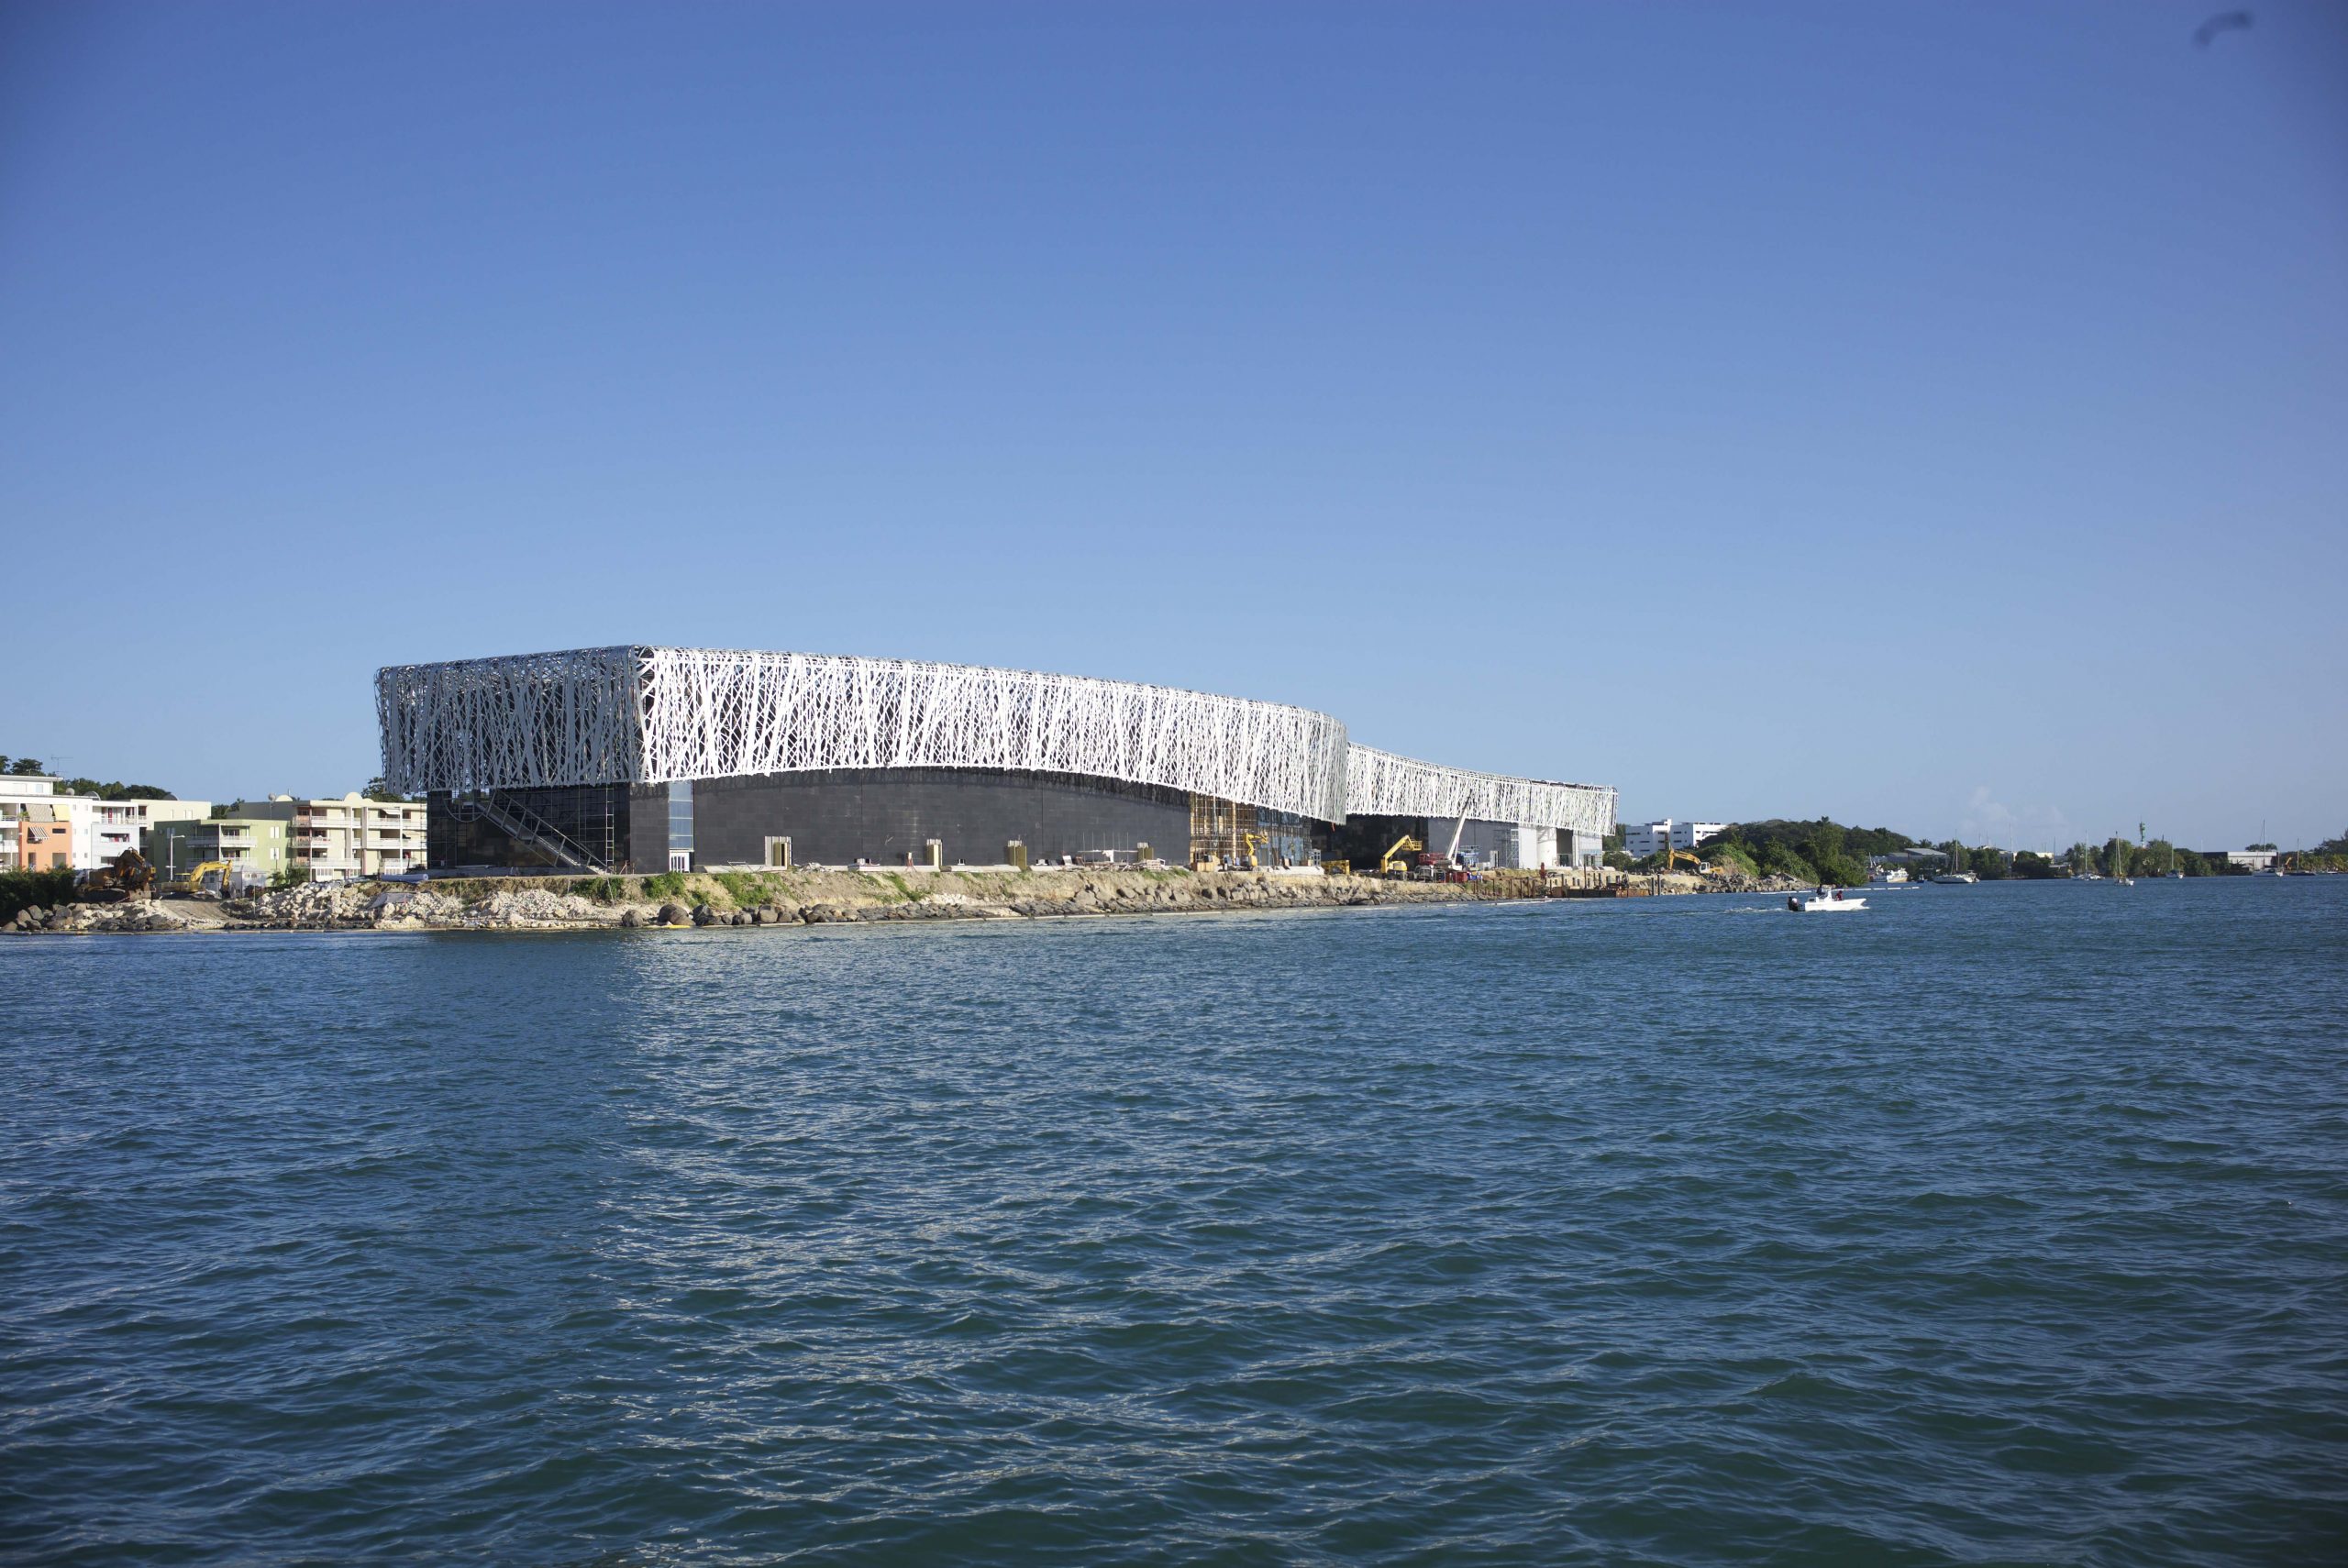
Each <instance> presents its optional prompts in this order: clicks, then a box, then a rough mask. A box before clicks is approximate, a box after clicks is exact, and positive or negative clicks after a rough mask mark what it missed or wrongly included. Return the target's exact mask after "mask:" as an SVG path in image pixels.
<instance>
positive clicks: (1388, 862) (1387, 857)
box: [1378, 833, 1426, 877]
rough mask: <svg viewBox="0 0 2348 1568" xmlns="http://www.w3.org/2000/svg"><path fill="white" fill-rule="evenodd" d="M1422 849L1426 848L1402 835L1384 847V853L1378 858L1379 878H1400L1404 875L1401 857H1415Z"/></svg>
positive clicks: (1408, 835)
mask: <svg viewBox="0 0 2348 1568" xmlns="http://www.w3.org/2000/svg"><path fill="white" fill-rule="evenodd" d="M1424 848H1426V845H1423V844H1421V843H1420V842H1419V841H1418V840H1417V839H1415V838H1413V837H1412V836H1411V835H1410V834H1407V833H1406V834H1403V835H1402V836H1401V837H1400V838H1398V839H1396V840H1395V841H1394V842H1393V843H1391V844H1390V845H1387V846H1386V853H1385V854H1383V855H1381V856H1379V857H1378V874H1379V876H1381V877H1400V876H1402V875H1403V874H1404V871H1403V867H1404V861H1403V859H1402V856H1405V855H1415V854H1417V853H1418V852H1419V851H1421V850H1423V849H1424Z"/></svg>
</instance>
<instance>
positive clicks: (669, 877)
mask: <svg viewBox="0 0 2348 1568" xmlns="http://www.w3.org/2000/svg"><path fill="white" fill-rule="evenodd" d="M644 896H645V897H646V898H648V899H656V900H658V899H681V898H683V897H684V896H685V874H684V873H683V872H681V871H663V872H661V873H660V874H659V875H658V876H655V877H647V878H645V879H644Z"/></svg>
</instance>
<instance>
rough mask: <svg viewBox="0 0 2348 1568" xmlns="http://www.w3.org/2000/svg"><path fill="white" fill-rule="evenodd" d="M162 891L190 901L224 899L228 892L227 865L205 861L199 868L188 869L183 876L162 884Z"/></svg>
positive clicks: (224, 862) (220, 862)
mask: <svg viewBox="0 0 2348 1568" xmlns="http://www.w3.org/2000/svg"><path fill="white" fill-rule="evenodd" d="M163 890H164V891H165V892H167V893H179V894H182V895H183V896H185V897H187V898H191V899H218V898H225V897H227V892H228V863H227V861H225V860H207V861H205V862H204V863H203V864H202V865H200V866H193V867H189V868H188V870H187V871H186V872H185V874H183V875H182V876H178V877H174V878H172V879H171V880H170V881H168V882H166V883H164V884H163Z"/></svg>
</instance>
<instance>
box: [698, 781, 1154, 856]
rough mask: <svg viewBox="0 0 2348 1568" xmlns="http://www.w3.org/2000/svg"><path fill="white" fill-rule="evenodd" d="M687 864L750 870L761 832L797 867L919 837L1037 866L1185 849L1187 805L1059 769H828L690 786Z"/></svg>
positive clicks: (916, 841)
mask: <svg viewBox="0 0 2348 1568" xmlns="http://www.w3.org/2000/svg"><path fill="white" fill-rule="evenodd" d="M693 822H694V839H695V844H694V854H693V864H694V865H695V866H727V865H748V866H758V865H762V864H764V863H765V860H766V840H767V839H768V837H769V836H773V837H778V838H786V837H787V838H789V839H790V840H791V845H792V858H793V859H794V860H796V861H797V862H799V863H800V864H802V865H804V864H807V863H809V862H822V863H824V864H825V865H832V866H842V865H847V863H849V862H851V861H853V860H856V859H858V857H861V858H863V859H866V860H872V861H878V862H882V863H886V864H892V865H903V863H904V858H905V856H906V855H908V854H911V855H913V856H914V857H915V858H917V859H918V858H919V857H920V856H921V855H922V852H923V846H924V844H925V841H927V840H929V839H933V838H936V839H941V840H943V841H944V843H945V851H946V858H947V861H948V862H949V863H951V862H953V861H957V860H959V861H963V862H966V863H969V864H972V865H991V864H994V863H997V862H1000V861H1001V860H1002V859H1003V857H1004V854H1005V845H1008V844H1009V843H1010V841H1011V840H1013V839H1014V838H1015V839H1020V840H1022V841H1024V843H1025V844H1026V845H1027V854H1028V856H1029V858H1030V859H1031V860H1035V861H1037V862H1041V861H1044V860H1050V859H1058V857H1059V856H1063V855H1075V854H1079V853H1081V852H1083V851H1086V850H1124V851H1131V850H1132V849H1133V848H1134V847H1135V845H1142V844H1146V845H1149V846H1150V852H1151V853H1152V854H1154V855H1157V856H1162V857H1164V858H1165V859H1167V860H1169V861H1173V862H1175V863H1176V864H1178V865H1179V864H1180V863H1181V861H1182V860H1183V859H1184V858H1185V857H1186V856H1188V854H1189V853H1190V844H1191V801H1190V797H1189V796H1188V795H1187V794H1185V793H1183V792H1182V791H1180V790H1161V789H1157V788H1154V787H1152V786H1148V785H1140V784H1122V783H1118V782H1115V781H1114V780H1111V779H1105V778H1069V777H1067V776H1066V775H1060V774H1038V773H1013V772H997V771H981V770H975V769H973V770H968V771H963V770H955V769H947V768H935V767H874V768H838V769H832V770H828V771H825V772H820V773H770V774H761V775H759V776H756V777H752V778H699V779H695V780H694V781H693Z"/></svg>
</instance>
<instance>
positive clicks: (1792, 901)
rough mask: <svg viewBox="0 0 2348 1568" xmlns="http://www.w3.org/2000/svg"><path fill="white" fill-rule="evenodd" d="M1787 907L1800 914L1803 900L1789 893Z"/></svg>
mask: <svg viewBox="0 0 2348 1568" xmlns="http://www.w3.org/2000/svg"><path fill="white" fill-rule="evenodd" d="M1786 908H1788V909H1789V910H1791V911H1794V913H1796V914H1800V913H1801V900H1800V899H1797V898H1795V897H1794V896H1793V895H1792V894H1791V893H1788V894H1787V895H1786Z"/></svg>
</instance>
